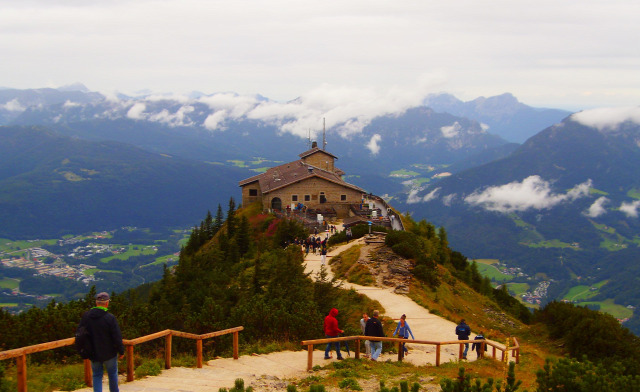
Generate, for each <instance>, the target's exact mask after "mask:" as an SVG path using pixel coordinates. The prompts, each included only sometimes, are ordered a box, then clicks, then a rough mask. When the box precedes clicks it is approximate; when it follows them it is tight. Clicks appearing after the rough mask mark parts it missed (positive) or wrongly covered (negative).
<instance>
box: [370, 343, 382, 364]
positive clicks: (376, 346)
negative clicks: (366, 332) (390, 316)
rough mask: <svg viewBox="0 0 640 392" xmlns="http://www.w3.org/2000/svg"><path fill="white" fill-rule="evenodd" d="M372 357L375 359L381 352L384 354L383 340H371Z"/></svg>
mask: <svg viewBox="0 0 640 392" xmlns="http://www.w3.org/2000/svg"><path fill="white" fill-rule="evenodd" d="M370 344H371V359H373V360H374V361H375V360H377V359H378V357H379V356H380V354H382V342H376V341H373V340H371V341H370Z"/></svg>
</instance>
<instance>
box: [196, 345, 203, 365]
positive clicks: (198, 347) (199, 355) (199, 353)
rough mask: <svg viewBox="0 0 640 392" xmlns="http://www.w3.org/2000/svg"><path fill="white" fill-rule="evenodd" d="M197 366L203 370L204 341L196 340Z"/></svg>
mask: <svg viewBox="0 0 640 392" xmlns="http://www.w3.org/2000/svg"><path fill="white" fill-rule="evenodd" d="M196 366H197V367H198V369H201V368H202V339H198V340H196Z"/></svg>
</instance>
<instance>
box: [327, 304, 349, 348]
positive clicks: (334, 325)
mask: <svg viewBox="0 0 640 392" xmlns="http://www.w3.org/2000/svg"><path fill="white" fill-rule="evenodd" d="M337 315H338V309H336V308H333V309H331V310H330V311H329V314H328V315H327V317H325V318H324V335H325V336H326V337H328V338H337V337H338V336H340V334H341V333H342V332H344V331H343V330H341V329H340V328H338V319H337V318H336V316H337ZM333 344H334V345H335V346H336V354H337V355H338V360H342V353H341V352H340V342H333ZM324 359H331V343H327V348H326V349H325V350H324Z"/></svg>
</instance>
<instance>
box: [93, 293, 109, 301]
mask: <svg viewBox="0 0 640 392" xmlns="http://www.w3.org/2000/svg"><path fill="white" fill-rule="evenodd" d="M109 298H111V297H109V293H105V292H102V293H99V294H98V295H96V301H101V302H104V301H108V300H109Z"/></svg>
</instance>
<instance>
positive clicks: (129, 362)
mask: <svg viewBox="0 0 640 392" xmlns="http://www.w3.org/2000/svg"><path fill="white" fill-rule="evenodd" d="M131 381H133V345H132V344H130V345H128V346H127V382H131Z"/></svg>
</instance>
